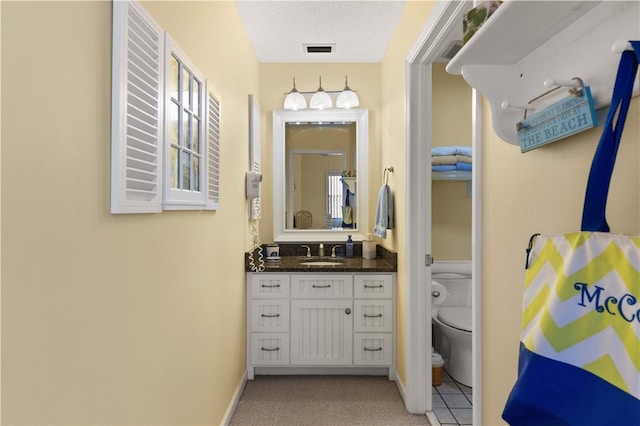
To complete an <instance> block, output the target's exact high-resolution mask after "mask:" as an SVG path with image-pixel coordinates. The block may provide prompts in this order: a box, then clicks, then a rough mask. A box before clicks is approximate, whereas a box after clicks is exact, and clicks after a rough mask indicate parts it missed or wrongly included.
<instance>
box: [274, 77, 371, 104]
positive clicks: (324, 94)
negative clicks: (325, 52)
mask: <svg viewBox="0 0 640 426" xmlns="http://www.w3.org/2000/svg"><path fill="white" fill-rule="evenodd" d="M319 81H320V85H319V86H318V90H317V91H315V92H299V91H298V90H297V89H296V79H295V77H294V78H293V89H291V91H290V92H288V93H285V94H286V95H287V96H286V98H285V99H284V109H286V110H289V111H297V110H301V109H306V108H307V100H306V99H305V95H307V96H308V95H312V96H311V100H310V101H309V108H312V109H319V110H322V109H329V108H333V100H332V99H331V96H329V94H338V97H337V99H336V108H345V109H348V108H357V107H358V106H360V99H359V98H358V95H357V94H356V92H354V91H353V90H351V88H350V87H349V81H348V79H347V76H346V75H345V76H344V89H342V90H341V91H338V90H327V91H325V90H324V89H323V88H322V77H319Z"/></svg>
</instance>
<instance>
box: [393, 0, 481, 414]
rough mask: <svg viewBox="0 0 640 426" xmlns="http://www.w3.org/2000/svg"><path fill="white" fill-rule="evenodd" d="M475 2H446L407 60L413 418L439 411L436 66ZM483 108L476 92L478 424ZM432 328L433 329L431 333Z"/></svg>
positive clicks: (477, 397) (476, 402)
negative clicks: (432, 264) (432, 257)
mask: <svg viewBox="0 0 640 426" xmlns="http://www.w3.org/2000/svg"><path fill="white" fill-rule="evenodd" d="M472 7H473V2H472V1H443V0H439V1H438V4H437V5H436V7H435V8H434V11H433V12H432V13H431V15H430V17H429V19H428V20H427V23H426V24H425V27H424V28H423V30H422V32H421V33H420V35H419V36H418V38H417V39H416V42H415V43H414V46H413V48H412V49H411V50H410V51H409V54H408V55H407V59H406V92H405V95H406V96H405V99H406V117H407V118H406V144H405V146H406V165H407V167H406V169H407V172H406V182H407V200H408V202H407V209H406V222H407V229H410V230H411V232H408V233H407V240H406V247H405V250H406V253H407V274H406V283H407V284H406V286H407V290H406V293H407V304H406V306H407V308H406V318H407V336H410V337H409V338H407V339H406V349H405V353H406V362H407V374H406V382H407V383H406V384H405V386H406V399H405V405H406V408H407V410H408V411H409V412H411V413H416V414H417V413H425V412H426V413H427V416H429V414H430V413H429V412H431V411H432V409H433V404H432V386H431V380H432V377H431V376H432V374H431V356H430V355H431V342H432V336H431V327H430V324H431V297H430V293H431V291H430V290H431V289H430V285H427V283H431V268H429V267H427V266H426V259H425V257H426V254H430V253H431V238H430V234H431V167H430V164H427V162H426V159H428V158H430V156H431V154H430V150H431V145H432V141H431V117H432V99H431V93H432V91H431V77H432V72H431V64H432V63H433V62H435V61H436V59H437V58H439V56H440V54H441V52H442V51H443V50H444V49H445V48H446V47H447V46H446V45H444V43H446V42H447V40H448V37H447V36H448V35H449V34H450V33H451V32H452V31H455V30H456V29H459V26H460V25H461V23H462V17H463V15H464V14H465V13H466V12H467V11H468V10H469V9H471V8H472ZM481 113H482V108H481V102H480V96H479V94H478V93H477V92H476V91H475V90H473V91H472V146H473V157H474V160H473V162H474V166H473V171H472V197H473V199H472V231H471V232H472V255H471V257H472V274H473V277H472V306H473V308H472V309H473V324H472V331H473V388H474V389H473V424H480V423H481V419H482V412H481V408H482V405H481V394H482V382H481V372H482V368H481V366H482V363H481V361H482V360H481V357H480V355H481V353H482V352H481V329H482V328H481V313H482V312H481V311H482V310H481V308H482V306H481V302H482V298H481V288H482V269H481V266H482V263H481V254H482V173H481V167H482V115H481ZM428 325H429V326H428Z"/></svg>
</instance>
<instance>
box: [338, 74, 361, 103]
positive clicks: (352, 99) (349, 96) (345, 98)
mask: <svg viewBox="0 0 640 426" xmlns="http://www.w3.org/2000/svg"><path fill="white" fill-rule="evenodd" d="M358 106H360V99H358V95H356V92H354V91H353V90H351V89H350V88H349V81H348V80H347V76H346V75H345V76H344V89H342V92H340V95H338V99H337V100H336V107H338V108H356V107H358Z"/></svg>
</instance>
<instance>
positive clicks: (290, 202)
mask: <svg viewBox="0 0 640 426" xmlns="http://www.w3.org/2000/svg"><path fill="white" fill-rule="evenodd" d="M368 134H369V114H368V111H367V110H364V109H345V110H340V109H331V110H320V111H317V110H304V111H285V110H277V111H274V113H273V154H274V156H273V159H274V160H273V162H274V167H273V173H274V176H273V178H274V179H273V182H274V188H273V194H274V239H275V241H278V242H281V241H282V242H284V241H346V239H347V235H352V236H353V238H354V239H355V240H361V239H362V238H363V236H364V234H366V233H367V232H371V231H370V230H369V231H367V229H369V226H368V223H367V221H368V217H369V214H368V210H367V208H368V200H367V194H368V172H369V171H368V167H367V163H368V139H369V137H368Z"/></svg>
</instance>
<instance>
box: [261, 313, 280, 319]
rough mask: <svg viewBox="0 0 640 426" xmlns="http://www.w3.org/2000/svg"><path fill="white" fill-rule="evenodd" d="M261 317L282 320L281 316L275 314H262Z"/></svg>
mask: <svg viewBox="0 0 640 426" xmlns="http://www.w3.org/2000/svg"><path fill="white" fill-rule="evenodd" d="M260 316H261V317H262V318H280V314H273V315H267V314H261V315H260Z"/></svg>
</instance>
